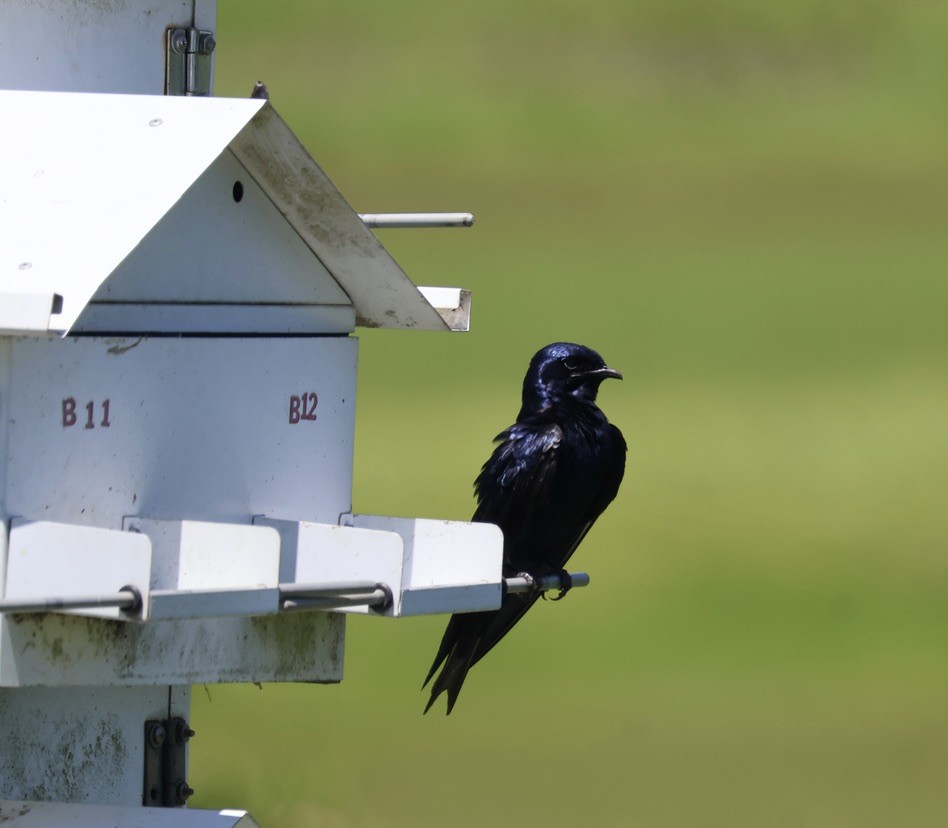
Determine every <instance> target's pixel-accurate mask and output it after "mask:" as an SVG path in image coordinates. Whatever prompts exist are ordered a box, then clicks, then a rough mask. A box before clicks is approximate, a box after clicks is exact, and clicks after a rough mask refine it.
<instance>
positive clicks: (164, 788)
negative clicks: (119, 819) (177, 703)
mask: <svg viewBox="0 0 948 828" xmlns="http://www.w3.org/2000/svg"><path fill="white" fill-rule="evenodd" d="M193 735H194V731H193V730H191V728H190V727H189V726H188V723H187V722H186V721H185V720H184V719H182V718H181V717H180V716H173V717H171V718H170V719H149V720H148V721H146V722H145V776H144V786H143V790H142V805H144V806H146V807H152V808H179V807H181V806H182V805H185V804H187V801H188V799H189V798H190V796H191V795H192V794H193V793H194V789H193V788H191V787H190V786H189V785H188V783H187V782H185V780H184V776H185V765H186V762H187V744H188V742H189V741H190V739H191V737H192V736H193Z"/></svg>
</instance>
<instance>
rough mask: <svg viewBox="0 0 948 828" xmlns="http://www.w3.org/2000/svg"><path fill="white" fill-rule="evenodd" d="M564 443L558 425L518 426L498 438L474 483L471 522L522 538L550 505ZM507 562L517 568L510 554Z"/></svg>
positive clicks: (506, 555) (507, 554)
mask: <svg viewBox="0 0 948 828" xmlns="http://www.w3.org/2000/svg"><path fill="white" fill-rule="evenodd" d="M562 439H563V432H562V429H561V428H560V427H559V426H558V425H556V423H548V424H545V425H544V426H542V427H539V428H538V427H528V426H526V425H524V424H519V423H518V424H517V425H513V426H511V427H510V428H508V429H507V430H506V431H504V432H503V433H502V434H500V435H498V437H497V443H498V445H497V448H495V449H494V452H493V454H491V456H490V458H489V459H488V461H487V462H486V463H485V464H484V467H483V468H482V469H481V473H480V474H479V475H478V477H477V480H476V481H474V491H475V494H476V495H477V509H476V510H475V511H474V516H473V518H472V520H473V521H475V522H477V523H496V524H497V525H498V526H500V527H501V528H502V529H503V531H504V537H505V539H506V538H510V537H513V536H515V535H517V534H519V531H520V530H521V529H522V528H523V524H524V522H525V521H526V520H527V519H528V518H529V516H530V515H533V514H535V513H536V511H537V510H538V509H540V508H542V507H543V506H545V505H546V504H547V503H549V501H550V496H551V490H552V487H553V481H554V480H555V478H556V473H557V452H556V449H557V448H559V446H560V443H561V442H562ZM505 560H506V561H507V563H508V564H511V565H513V564H515V561H511V560H510V554H509V550H506V554H505ZM509 574H513V573H509Z"/></svg>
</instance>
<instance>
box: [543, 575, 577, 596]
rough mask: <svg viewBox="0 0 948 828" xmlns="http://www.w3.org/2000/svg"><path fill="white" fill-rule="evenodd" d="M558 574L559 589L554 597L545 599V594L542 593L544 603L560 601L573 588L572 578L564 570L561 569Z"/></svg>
mask: <svg viewBox="0 0 948 828" xmlns="http://www.w3.org/2000/svg"><path fill="white" fill-rule="evenodd" d="M558 574H559V576H560V588H559V591H558V592H557V593H556V597H555V598H547V597H546V593H545V592H544V593H543V600H544V601H562V600H563V599H564V598H565V597H566V593H567V592H569V591H570V590H571V589H572V588H573V578H572V576H571V575H570V574H569V573H568V572H567V571H566V570H565V569H561V570H560V571H559V573H558Z"/></svg>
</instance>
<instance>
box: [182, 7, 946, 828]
mask: <svg viewBox="0 0 948 828" xmlns="http://www.w3.org/2000/svg"><path fill="white" fill-rule="evenodd" d="M217 40H218V43H219V47H218V51H217V85H216V91H217V94H219V95H233V96H240V97H243V96H246V95H247V94H248V93H249V91H250V89H251V87H252V85H253V83H254V81H256V80H258V79H262V80H264V81H266V83H267V84H268V85H269V87H270V90H271V94H272V102H273V104H274V105H275V106H276V108H277V110H278V111H279V112H280V113H281V114H282V116H283V117H284V119H285V120H286V121H287V122H288V123H289V124H290V126H291V127H292V128H293V129H294V130H295V131H296V133H297V134H298V135H299V136H300V138H301V139H302V141H303V142H304V144H305V145H306V146H307V148H308V149H309V150H310V152H311V153H312V154H313V156H314V157H315V158H316V159H317V161H318V162H319V163H320V164H321V165H322V166H323V168H324V169H325V170H326V171H327V172H328V173H329V175H330V176H331V177H332V178H333V180H334V181H335V183H336V184H337V186H339V188H340V189H341V190H342V192H343V193H344V194H345V195H346V197H347V198H348V200H349V202H350V203H351V204H352V205H353V206H354V207H355V208H356V209H357V210H360V211H362V212H383V211H399V210H407V211H426V210H427V211H432V210H471V211H473V212H474V213H475V214H476V216H477V224H476V225H475V227H474V228H473V229H470V230H415V231H410V230H401V231H397V230H396V231H387V232H384V233H381V234H380V236H381V238H382V241H383V243H384V244H385V245H386V246H387V247H388V248H389V250H390V251H391V252H392V253H393V255H394V256H395V257H396V259H397V260H398V261H399V262H400V264H401V265H402V266H403V268H404V269H405V270H406V272H408V274H409V275H410V276H411V277H412V278H413V280H414V281H416V282H418V283H419V284H432V285H442V284H443V285H460V286H464V287H467V288H470V289H472V290H473V292H474V315H473V329H472V331H471V333H469V334H465V335H458V334H456V335H442V334H426V333H412V332H401V331H395V332H384V331H363V332H361V333H360V337H361V367H360V377H359V383H360V387H359V395H360V396H359V405H358V424H357V440H356V475H355V486H354V495H353V497H354V507H355V509H356V510H357V511H362V512H370V513H379V514H394V515H397V514H405V515H420V516H429V517H440V518H455V519H466V518H467V517H469V515H470V513H471V511H472V505H473V503H472V496H471V482H472V480H473V478H474V476H475V474H476V473H477V471H478V469H479V467H480V464H481V463H482V462H483V461H484V459H485V458H486V457H487V454H488V452H489V451H490V446H491V443H490V441H491V438H492V437H493V436H494V434H496V433H497V432H498V431H500V430H501V429H502V428H503V427H505V426H506V425H507V424H508V423H509V422H510V421H511V420H512V418H513V417H514V415H515V414H516V411H517V408H518V405H519V386H520V382H521V379H522V375H523V372H524V369H525V367H526V364H527V362H528V360H529V358H530V356H531V355H532V353H533V352H534V351H535V350H536V349H537V348H539V347H541V346H542V345H544V344H546V343H547V342H550V341H553V340H558V339H566V340H575V341H578V342H582V343H584V344H587V345H590V346H592V347H594V348H596V349H597V350H599V351H600V352H601V353H602V354H603V355H604V357H605V358H606V359H607V361H608V362H609V363H610V364H611V365H614V366H615V367H617V368H618V369H620V370H621V371H622V372H623V373H624V375H625V382H624V383H614V384H613V383H609V384H607V385H606V386H605V387H604V389H603V392H602V394H601V397H600V401H601V404H602V406H603V408H604V410H605V411H606V412H607V414H608V415H609V417H610V418H611V419H612V421H613V422H615V423H616V424H617V425H619V427H620V428H621V429H622V430H623V431H624V432H625V434H626V436H627V438H628V440H629V443H630V449H631V451H630V462H629V468H628V472H627V475H626V481H625V483H624V486H623V488H622V490H621V492H620V494H619V497H618V499H617V500H616V502H615V503H614V504H613V505H612V507H611V508H610V509H609V511H608V512H607V513H606V514H605V516H604V517H603V518H602V519H601V520H600V521H599V523H598V524H597V526H596V527H595V529H594V530H593V531H592V533H591V534H590V535H589V537H588V538H587V540H586V542H585V543H584V545H583V547H582V548H581V550H580V552H579V553H578V555H577V557H576V558H575V559H574V561H575V563H576V565H577V568H583V569H587V570H588V571H589V572H590V573H591V575H592V577H593V585H592V586H591V587H590V588H589V589H587V590H581V591H576V592H574V593H573V594H572V595H571V596H570V597H569V599H568V600H566V601H565V602H563V603H562V604H543V605H539V606H538V607H537V608H536V610H535V611H534V612H533V613H531V616H529V617H528V619H527V620H526V621H525V622H524V623H523V624H522V625H521V626H520V627H519V628H518V629H517V630H516V633H515V634H514V635H512V636H511V637H510V638H509V639H508V640H507V641H506V642H505V643H504V645H502V646H501V647H499V648H498V649H497V650H496V651H495V652H494V653H492V654H491V657H490V658H489V659H487V660H486V661H485V662H483V663H482V664H481V665H479V666H478V667H477V668H476V669H475V670H474V672H473V673H472V674H471V676H470V678H469V680H468V683H467V685H466V686H465V690H464V693H463V695H462V697H461V699H460V702H459V704H458V708H457V710H456V711H455V713H454V714H453V715H452V716H451V717H450V718H448V719H445V718H444V716H443V715H442V708H441V707H439V708H438V710H437V712H433V713H432V714H429V715H428V716H426V717H422V715H421V710H422V708H423V706H424V701H425V695H423V694H422V693H421V692H419V685H420V683H421V679H422V677H423V676H424V674H425V672H426V671H427V669H428V666H429V664H430V661H431V658H432V657H433V654H434V651H435V649H436V647H437V643H438V641H439V639H440V635H441V631H442V629H443V626H444V621H445V619H443V618H426V619H410V620H401V621H394V622H393V621H386V620H382V619H367V618H356V619H354V620H352V621H351V622H350V626H349V636H348V639H347V657H346V679H345V681H344V682H343V683H342V684H341V685H338V686H331V687H324V686H317V685H299V686H289V687H281V686H273V685H266V686H264V687H263V688H262V689H258V688H255V687H252V686H251V687H210V688H207V692H205V691H204V689H202V688H195V692H194V700H195V709H194V712H193V719H194V724H195V727H196V728H197V730H198V732H199V738H198V739H196V740H195V742H194V744H193V753H192V773H191V777H192V782H193V784H194V786H195V787H196V788H197V789H198V795H197V797H195V800H194V802H195V804H196V805H197V806H199V807H215V806H220V807H224V806H226V807H238V806H239V807H245V808H248V809H250V810H251V811H252V813H253V814H254V815H255V817H256V818H257V819H258V821H260V822H261V824H262V825H264V826H276V825H288V826H304V825H305V826H329V828H348V826H356V827H359V826H445V825H448V826H458V827H459V828H460V827H462V826H484V825H514V824H516V825H523V826H532V825H537V826H541V825H542V826H550V825H553V826H559V825H573V824H576V823H578V822H583V821H585V822H588V823H590V824H595V825H601V826H620V825H623V826H624V825H642V826H650V825H656V826H665V825H681V826H695V825H701V826H717V825H720V826H763V825H766V826H784V825H787V826H803V825H806V826H823V825H826V826H838V825H860V826H869V825H880V826H883V825H884V826H889V825H894V824H899V825H912V826H924V825H939V826H941V825H945V824H946V822H948V601H946V594H948V555H946V540H948V521H946V518H945V516H944V512H945V503H944V501H945V493H946V482H948V429H946V414H948V389H946V383H945V371H946V367H948V365H946V362H948V359H946V358H948V332H946V326H945V324H944V318H945V310H946V302H948V280H946V278H945V273H946V268H948V233H946V227H948V150H946V139H948V110H946V106H945V104H946V98H948V50H946V49H945V43H946V42H948V5H946V4H944V3H943V2H924V1H923V0H915V1H914V2H912V1H911V0H909V1H908V2H901V3H893V2H891V0H886V2H881V0H819V2H818V1H817V0H797V2H790V0H774V2H770V3H761V2H759V0H717V1H716V2H710V3H709V2H699V0H545V2H540V0H521V1H520V2H516V3H509V2H497V1H496V0H482V2H479V3H467V4H459V3H426V2H419V0H402V2H398V3H390V2H377V0H365V2H361V3H351V2H342V0H328V1H326V0H323V1H321V2H302V0H295V1H294V2H291V0H281V1H280V2H275V3H272V4H262V3H256V2H249V0H226V2H224V3H222V4H221V8H220V16H219V28H218V38H217Z"/></svg>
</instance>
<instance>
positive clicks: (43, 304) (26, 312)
mask: <svg viewBox="0 0 948 828" xmlns="http://www.w3.org/2000/svg"><path fill="white" fill-rule="evenodd" d="M56 302H57V298H56V295H55V294H54V293H0V336H2V335H4V334H10V333H16V332H23V331H35V332H36V333H46V332H47V330H48V328H49V316H50V314H51V313H52V312H53V308H54V307H55V306H56Z"/></svg>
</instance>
